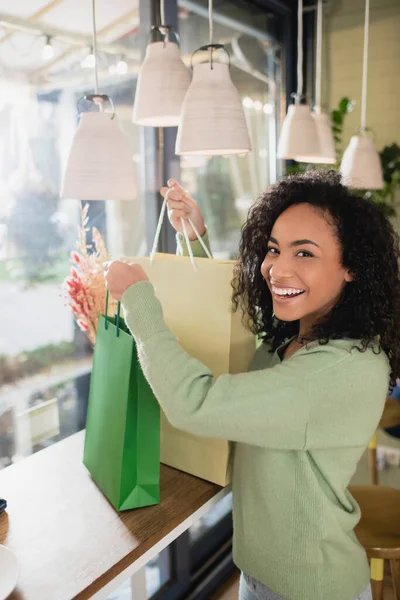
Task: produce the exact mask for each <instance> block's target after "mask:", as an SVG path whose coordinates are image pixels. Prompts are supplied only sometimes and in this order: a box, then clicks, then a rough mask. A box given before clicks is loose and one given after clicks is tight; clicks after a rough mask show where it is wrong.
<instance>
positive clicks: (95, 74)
mask: <svg viewBox="0 0 400 600" xmlns="http://www.w3.org/2000/svg"><path fill="white" fill-rule="evenodd" d="M92 17H93V54H94V79H95V93H96V95H98V93H99V74H98V71H97V36H96V0H92Z"/></svg>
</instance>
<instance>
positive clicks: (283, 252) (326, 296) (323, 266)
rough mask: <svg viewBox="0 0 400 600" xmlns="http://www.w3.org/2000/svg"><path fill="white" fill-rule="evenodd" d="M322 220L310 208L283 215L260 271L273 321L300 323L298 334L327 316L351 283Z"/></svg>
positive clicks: (330, 228) (300, 206) (299, 207)
mask: <svg viewBox="0 0 400 600" xmlns="http://www.w3.org/2000/svg"><path fill="white" fill-rule="evenodd" d="M326 217H327V218H325V215H324V213H323V212H322V211H320V210H318V209H316V208H314V207H313V206H311V205H310V204H297V205H294V206H291V207H290V208H288V209H287V210H285V211H284V212H283V213H282V214H281V215H280V216H279V217H278V219H277V220H276V221H275V224H274V226H273V228H272V231H271V236H270V238H269V244H268V252H267V255H266V257H265V259H264V262H263V264H262V266H261V272H262V275H263V277H264V279H265V280H266V282H267V284H268V287H269V289H270V292H271V295H272V300H273V311H274V313H275V316H276V317H277V318H278V319H279V320H281V321H296V320H298V319H299V320H300V333H301V334H305V333H306V332H307V331H308V330H309V329H310V328H311V327H312V326H313V325H314V324H315V323H316V321H318V320H319V319H320V318H321V317H322V316H324V315H326V314H327V313H329V312H330V310H331V309H332V308H333V306H334V305H335V304H336V303H337V301H338V299H339V298H340V296H341V293H342V291H343V288H344V286H345V285H346V283H347V282H349V281H351V280H352V276H351V274H350V273H349V271H348V269H346V268H345V267H344V266H343V265H342V264H341V254H342V252H341V248H340V245H339V241H338V239H337V237H336V236H335V231H334V228H333V225H332V224H330V223H329V215H326ZM327 219H328V220H327Z"/></svg>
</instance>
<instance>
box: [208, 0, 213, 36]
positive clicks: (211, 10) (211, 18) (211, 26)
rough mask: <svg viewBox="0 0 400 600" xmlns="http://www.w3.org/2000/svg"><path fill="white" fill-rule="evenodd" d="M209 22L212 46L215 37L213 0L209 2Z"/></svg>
mask: <svg viewBox="0 0 400 600" xmlns="http://www.w3.org/2000/svg"><path fill="white" fill-rule="evenodd" d="M208 23H209V27H210V46H211V45H212V43H213V37H214V25H213V0H209V2H208Z"/></svg>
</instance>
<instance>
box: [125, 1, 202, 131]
mask: <svg viewBox="0 0 400 600" xmlns="http://www.w3.org/2000/svg"><path fill="white" fill-rule="evenodd" d="M160 11H161V26H160V27H153V28H152V30H151V33H153V32H155V31H158V32H160V33H161V35H162V36H163V38H164V39H163V41H162V42H152V43H150V44H149V45H148V46H147V49H146V56H145V59H144V62H143V64H142V66H141V68H140V72H139V77H138V81H137V87H136V93H135V101H134V105H133V117H132V120H133V122H134V123H137V124H138V125H146V126H151V127H174V126H176V125H178V124H179V119H180V115H181V109H182V103H183V99H184V97H185V94H186V92H187V89H188V87H189V84H190V72H189V70H188V69H187V67H186V66H185V64H184V63H183V61H182V58H181V55H180V52H179V46H178V44H175V43H174V42H171V41H169V36H170V34H171V33H172V28H171V27H170V26H169V25H165V0H161V2H160ZM150 35H151V34H150ZM174 35H175V37H176V40H177V41H178V36H177V34H174Z"/></svg>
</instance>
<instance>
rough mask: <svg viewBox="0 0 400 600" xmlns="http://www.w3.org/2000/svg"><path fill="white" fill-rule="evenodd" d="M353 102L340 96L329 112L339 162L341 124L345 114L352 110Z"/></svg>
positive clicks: (341, 138)
mask: <svg viewBox="0 0 400 600" xmlns="http://www.w3.org/2000/svg"><path fill="white" fill-rule="evenodd" d="M354 105H355V102H354V101H353V100H350V99H349V98H346V97H344V98H341V99H340V100H339V104H338V106H337V108H335V109H334V110H332V112H331V124H332V132H333V137H334V140H335V144H336V155H337V157H338V163H340V160H341V157H342V154H343V147H342V143H343V126H344V119H345V117H346V115H348V114H349V113H351V112H352V110H353V108H354Z"/></svg>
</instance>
